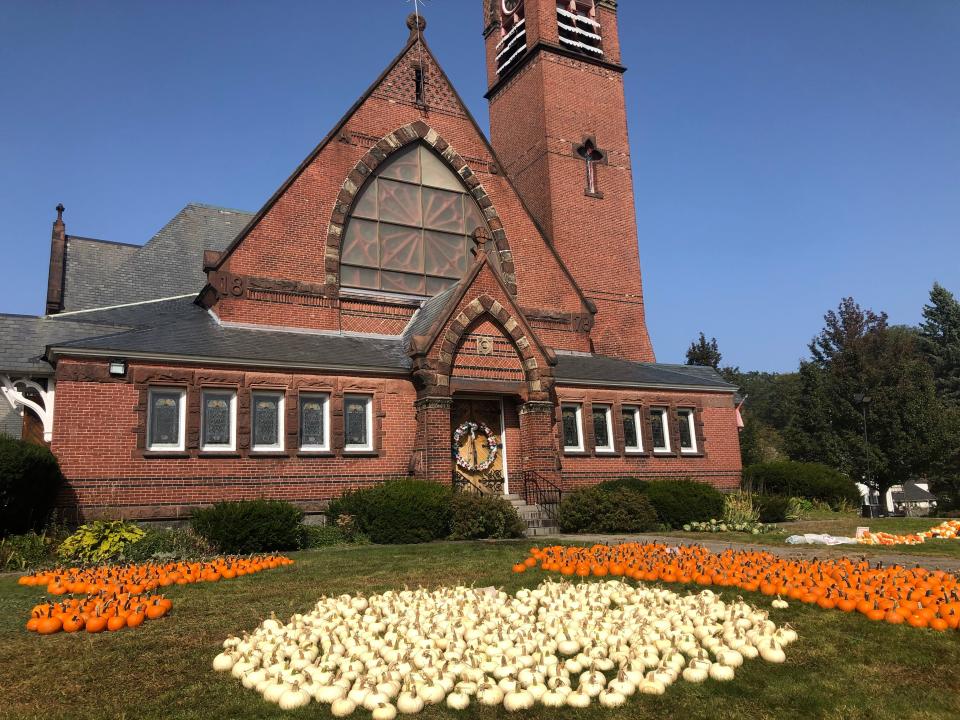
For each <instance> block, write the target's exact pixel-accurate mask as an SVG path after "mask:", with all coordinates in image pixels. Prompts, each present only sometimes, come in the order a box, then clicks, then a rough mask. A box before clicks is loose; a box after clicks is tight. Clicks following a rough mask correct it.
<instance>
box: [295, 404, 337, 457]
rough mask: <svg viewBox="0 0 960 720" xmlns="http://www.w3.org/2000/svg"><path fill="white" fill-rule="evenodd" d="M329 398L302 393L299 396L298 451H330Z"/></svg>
mask: <svg viewBox="0 0 960 720" xmlns="http://www.w3.org/2000/svg"><path fill="white" fill-rule="evenodd" d="M329 428H330V396H329V395H327V394H325V393H304V394H302V395H301V396H300V449H301V450H303V451H305V452H326V451H328V450H329V449H330V430H329Z"/></svg>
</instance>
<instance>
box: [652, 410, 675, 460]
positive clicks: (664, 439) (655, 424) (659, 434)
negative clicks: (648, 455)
mask: <svg viewBox="0 0 960 720" xmlns="http://www.w3.org/2000/svg"><path fill="white" fill-rule="evenodd" d="M650 437H651V439H652V440H653V451H654V452H670V425H669V423H668V421H667V409H666V408H663V407H655V408H650Z"/></svg>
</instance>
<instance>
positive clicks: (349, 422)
mask: <svg viewBox="0 0 960 720" xmlns="http://www.w3.org/2000/svg"><path fill="white" fill-rule="evenodd" d="M343 434H344V448H343V449H344V450H346V451H348V452H361V451H369V450H373V398H371V397H370V396H369V395H346V396H344V398H343Z"/></svg>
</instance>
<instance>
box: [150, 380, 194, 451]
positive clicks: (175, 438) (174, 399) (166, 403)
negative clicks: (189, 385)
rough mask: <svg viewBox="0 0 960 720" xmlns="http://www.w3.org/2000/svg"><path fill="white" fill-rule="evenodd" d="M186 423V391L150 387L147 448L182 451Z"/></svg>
mask: <svg viewBox="0 0 960 720" xmlns="http://www.w3.org/2000/svg"><path fill="white" fill-rule="evenodd" d="M186 425H187V391H186V390H181V389H178V388H151V389H150V393H149V400H148V405H147V449H148V450H152V451H156V452H175V451H183V450H184V448H185V443H184V438H185V437H186Z"/></svg>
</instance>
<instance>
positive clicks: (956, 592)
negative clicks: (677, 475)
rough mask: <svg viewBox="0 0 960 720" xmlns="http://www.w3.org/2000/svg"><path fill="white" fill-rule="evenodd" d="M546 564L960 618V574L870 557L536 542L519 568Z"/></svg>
mask: <svg viewBox="0 0 960 720" xmlns="http://www.w3.org/2000/svg"><path fill="white" fill-rule="evenodd" d="M536 566H539V567H540V568H541V569H543V570H546V571H549V572H560V573H561V574H563V575H567V576H570V575H578V576H581V577H583V576H588V575H593V576H597V577H604V576H606V575H612V576H616V577H629V578H633V579H634V580H643V581H651V582H656V581H659V582H667V583H675V582H677V583H694V584H697V585H714V586H720V587H737V588H741V589H743V590H747V591H750V592H761V593H763V594H764V595H783V596H786V597H789V598H791V599H794V600H800V601H802V602H804V603H808V604H817V605H819V606H820V607H821V608H823V609H838V610H843V611H845V612H853V611H854V610H856V611H858V612H860V613H862V614H863V615H865V616H866V617H867V618H869V619H870V620H885V621H886V622H889V623H893V624H902V623H907V624H909V625H911V626H913V627H921V628H922V627H929V628H932V629H934V630H941V631H943V630H947V629H956V628H957V626H958V624H960V581H958V578H957V576H956V575H950V574H948V573H944V572H942V571H940V570H926V569H924V568H921V567H916V568H912V569H907V568H903V567H900V566H899V565H892V566H888V567H883V566H882V565H880V564H877V565H876V566H871V565H870V563H868V562H867V561H866V560H860V561H854V560H850V559H848V558H840V559H836V560H791V559H787V558H783V557H779V556H777V555H773V554H772V553H768V552H756V551H746V550H741V551H734V550H725V551H723V552H722V553H713V552H710V551H709V550H707V549H706V548H705V547H702V546H699V545H690V546H679V547H674V546H667V545H663V544H659V543H649V544H639V543H625V544H622V545H617V546H608V545H594V546H593V547H590V548H587V547H575V546H574V547H571V546H560V545H557V546H554V547H548V548H544V549H540V548H532V549H531V550H530V556H529V557H527V558H526V559H525V560H524V561H522V562H520V563H517V564H516V565H514V566H513V569H514V571H516V572H524V571H526V570H527V569H529V568H532V567H536Z"/></svg>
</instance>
